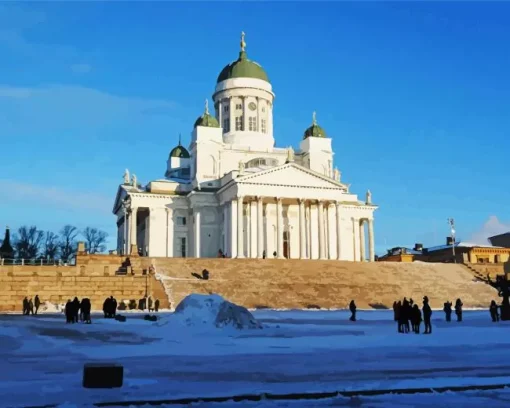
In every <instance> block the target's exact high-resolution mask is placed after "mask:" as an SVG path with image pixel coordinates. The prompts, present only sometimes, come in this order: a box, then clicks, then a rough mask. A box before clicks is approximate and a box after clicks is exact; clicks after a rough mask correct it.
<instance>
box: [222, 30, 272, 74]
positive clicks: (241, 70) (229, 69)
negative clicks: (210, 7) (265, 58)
mask: <svg viewBox="0 0 510 408" xmlns="http://www.w3.org/2000/svg"><path fill="white" fill-rule="evenodd" d="M245 48H246V42H245V41H244V32H242V33H241V51H240V52H239V58H238V59H237V60H236V61H233V62H231V63H230V64H228V65H227V66H226V67H225V68H223V69H222V70H221V72H220V74H219V75H218V79H217V80H216V83H220V82H222V81H226V80H227V79H232V78H255V79H261V80H262V81H266V82H269V78H268V76H267V74H266V71H264V68H262V67H261V66H260V65H259V64H257V63H256V62H255V61H251V60H249V59H248V57H247V56H246V51H245Z"/></svg>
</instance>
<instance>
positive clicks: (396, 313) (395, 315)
mask: <svg viewBox="0 0 510 408" xmlns="http://www.w3.org/2000/svg"><path fill="white" fill-rule="evenodd" d="M397 307H398V306H397V301H394V302H393V320H394V321H396V322H398V311H397Z"/></svg>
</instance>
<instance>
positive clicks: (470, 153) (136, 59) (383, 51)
mask: <svg viewBox="0 0 510 408" xmlns="http://www.w3.org/2000/svg"><path fill="white" fill-rule="evenodd" d="M509 15H510V3H504V2H495V3H474V2H466V3H460V2H448V3H439V2H429V3H425V2H396V3H384V2H375V3H368V2H358V3H348V2H325V3H318V2H314V3H305V2H295V3H291V2H280V3H271V4H269V3H264V2H256V3H232V2H225V3H220V2H210V3H197V2H190V3H173V2H155V3H146V2H144V3H141V2H140V3H135V2H126V3H119V2H105V3H100V2H86V3H76V2H71V3H69V4H65V3H63V2H53V3H47V4H46V3H39V2H36V3H25V2H21V3H2V4H0V55H1V64H0V152H1V153H2V158H1V160H0V228H2V229H3V228H4V226H5V225H6V224H7V225H10V226H11V228H17V227H18V226H20V225H22V224H35V225H37V226H39V227H40V228H42V229H45V230H47V229H51V230H58V229H60V227H61V226H62V225H64V224H66V223H71V224H74V225H76V226H78V227H80V228H83V227H85V226H95V227H99V228H102V229H104V230H106V231H107V232H109V234H110V235H111V236H112V238H113V237H115V218H114V216H113V215H112V214H111V208H112V205H113V200H114V198H115V193H116V188H117V185H118V184H119V183H120V182H121V180H122V174H123V171H124V169H125V168H129V169H130V170H131V171H132V172H134V173H136V175H137V177H138V179H139V180H140V181H142V182H147V181H149V180H151V179H154V178H158V177H161V176H163V174H164V171H165V161H166V158H167V155H168V152H169V151H170V150H171V149H172V148H173V147H174V146H175V145H176V143H177V140H178V135H179V133H182V135H183V141H185V142H187V141H189V134H190V132H191V130H192V125H193V122H194V120H195V119H196V117H197V116H198V115H199V114H201V112H202V110H203V103H204V99H205V98H206V97H209V98H210V97H211V95H212V93H213V89H214V85H215V81H216V77H217V75H218V73H219V72H220V70H221V69H222V68H223V66H224V65H226V64H227V63H229V62H230V61H232V60H233V59H235V58H236V57H237V53H238V47H239V46H238V43H239V33H240V32H241V31H242V30H244V31H245V32H246V42H247V52H248V56H249V57H250V58H251V59H254V60H256V61H258V62H259V63H260V64H262V65H263V66H264V68H265V69H266V71H267V72H268V74H269V77H270V79H271V82H272V84H273V87H274V91H275V93H276V100H275V111H274V118H275V137H276V139H277V144H278V145H280V146H288V145H293V146H294V148H297V147H298V146H299V141H300V140H301V137H302V134H303V131H304V129H305V128H306V127H307V126H308V125H309V124H310V122H311V116H312V112H313V111H314V110H316V111H317V119H318V122H319V124H320V125H321V126H323V127H324V128H325V129H326V131H327V132H328V134H329V135H330V136H331V137H332V138H333V147H334V150H335V152H336V155H335V164H336V165H337V166H338V167H339V168H340V170H341V171H342V180H343V181H345V182H346V183H351V184H352V186H351V190H352V191H353V192H355V193H358V194H359V195H360V196H364V193H365V192H366V190H367V189H370V190H371V191H372V197H373V201H374V202H376V203H377V204H379V205H380V209H379V210H378V211H377V213H376V222H375V231H376V246H377V251H378V252H381V251H384V250H385V249H386V248H388V247H391V246H396V245H412V244H413V243H414V242H423V243H424V244H425V245H434V244H440V243H442V242H443V241H444V240H445V236H446V235H447V234H448V230H449V229H448V225H447V223H446V218H447V217H454V218H455V220H456V222H457V231H458V236H459V237H460V238H462V239H464V240H468V239H476V240H480V239H482V240H483V238H485V237H486V236H487V235H490V234H492V233H499V232H504V231H506V230H510V216H509V215H508V208H509V206H508V203H509V202H510V189H509V188H508V180H509V177H508V176H509V171H508V164H507V163H508V155H509V152H510V115H509V111H508V109H509V108H508V95H510V79H509V78H510V77H509V73H510V52H509V45H508V44H510V26H508V24H507V18H508V16H509ZM114 246H115V244H114V241H113V239H112V240H111V244H110V247H111V248H113V247H114Z"/></svg>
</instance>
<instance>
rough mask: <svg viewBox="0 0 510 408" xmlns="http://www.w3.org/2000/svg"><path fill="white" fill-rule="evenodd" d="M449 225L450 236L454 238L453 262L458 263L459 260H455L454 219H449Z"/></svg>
mask: <svg viewBox="0 0 510 408" xmlns="http://www.w3.org/2000/svg"><path fill="white" fill-rule="evenodd" d="M447 221H448V225H450V234H451V237H452V254H453V262H454V263H457V259H456V258H455V221H454V220H453V218H448V219H447Z"/></svg>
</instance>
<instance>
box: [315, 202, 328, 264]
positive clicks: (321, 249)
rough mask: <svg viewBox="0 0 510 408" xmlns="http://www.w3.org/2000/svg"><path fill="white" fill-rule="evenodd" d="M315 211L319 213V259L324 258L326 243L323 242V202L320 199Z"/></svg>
mask: <svg viewBox="0 0 510 408" xmlns="http://www.w3.org/2000/svg"><path fill="white" fill-rule="evenodd" d="M317 211H318V213H319V259H325V258H326V251H325V249H326V245H325V243H324V203H323V202H322V201H319V205H318V206H317Z"/></svg>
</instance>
